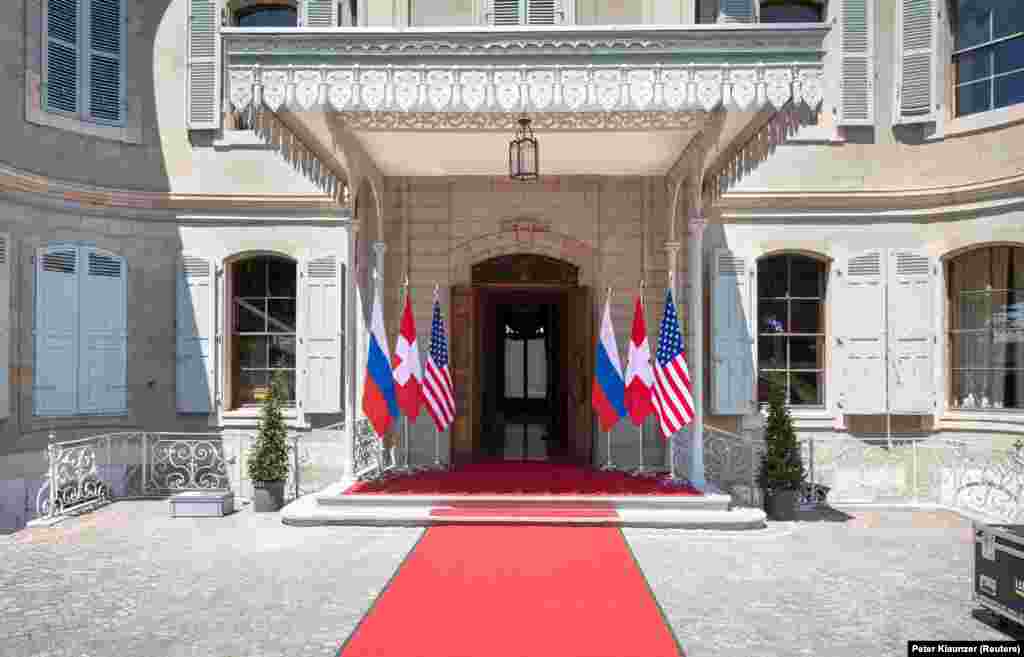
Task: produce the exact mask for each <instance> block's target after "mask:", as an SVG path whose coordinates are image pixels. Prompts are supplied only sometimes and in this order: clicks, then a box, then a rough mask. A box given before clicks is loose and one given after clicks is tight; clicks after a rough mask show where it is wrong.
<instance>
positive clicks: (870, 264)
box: [847, 251, 882, 276]
mask: <svg viewBox="0 0 1024 657" xmlns="http://www.w3.org/2000/svg"><path fill="white" fill-rule="evenodd" d="M847 273H848V274H849V275H850V276H881V275H882V254H881V253H879V252H878V251H874V252H872V253H867V254H864V255H862V256H857V257H856V258H850V270H849V271H848V272H847Z"/></svg>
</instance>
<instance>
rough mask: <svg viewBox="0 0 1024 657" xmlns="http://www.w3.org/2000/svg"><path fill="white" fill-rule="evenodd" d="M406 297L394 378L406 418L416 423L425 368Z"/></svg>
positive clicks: (395, 358) (407, 296)
mask: <svg viewBox="0 0 1024 657" xmlns="http://www.w3.org/2000/svg"><path fill="white" fill-rule="evenodd" d="M409 297H410V295H409V294H408V293H407V294H406V295H405V310H404V311H402V326H401V328H400V329H399V331H398V341H397V342H396V343H395V356H394V363H393V368H394V376H395V397H396V398H397V400H398V406H399V408H401V409H402V413H403V414H405V417H407V418H409V419H410V420H413V421H415V420H416V416H417V415H419V414H420V403H421V402H422V401H423V393H422V383H423V368H422V367H421V365H420V350H419V347H418V346H417V344H416V321H415V320H414V319H413V318H412V301H411V299H410V298H409Z"/></svg>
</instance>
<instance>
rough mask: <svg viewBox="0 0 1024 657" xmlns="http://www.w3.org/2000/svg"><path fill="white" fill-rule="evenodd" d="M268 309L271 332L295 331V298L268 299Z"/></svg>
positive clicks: (269, 330)
mask: <svg viewBox="0 0 1024 657" xmlns="http://www.w3.org/2000/svg"><path fill="white" fill-rule="evenodd" d="M267 310H268V311H269V313H268V315H269V317H268V319H267V331H268V332H269V333H295V300H294V299H268V300H267Z"/></svg>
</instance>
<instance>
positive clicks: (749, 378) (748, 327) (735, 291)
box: [711, 249, 757, 415]
mask: <svg viewBox="0 0 1024 657" xmlns="http://www.w3.org/2000/svg"><path fill="white" fill-rule="evenodd" d="M714 255H715V260H714V263H713V267H712V281H713V283H712V286H713V287H712V290H711V295H712V296H711V302H712V308H711V336H712V348H713V351H712V354H711V358H712V364H711V370H712V372H711V381H712V387H711V407H712V412H713V413H714V414H716V415H745V414H747V413H750V412H752V411H753V410H754V408H755V406H754V405H755V403H756V401H755V400H756V397H755V396H754V390H755V388H754V385H755V381H756V378H755V372H756V367H755V353H756V352H755V346H756V340H755V331H756V330H757V320H756V312H757V311H756V297H755V295H754V291H753V289H752V288H753V285H752V281H755V280H756V275H755V274H754V271H755V270H753V269H748V267H747V262H746V260H745V259H744V258H742V257H740V256H737V255H736V254H734V253H732V252H731V251H729V250H728V249H715V254H714Z"/></svg>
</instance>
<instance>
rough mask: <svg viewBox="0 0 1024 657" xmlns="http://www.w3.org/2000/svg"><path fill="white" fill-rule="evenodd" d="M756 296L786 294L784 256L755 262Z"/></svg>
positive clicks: (781, 295)
mask: <svg viewBox="0 0 1024 657" xmlns="http://www.w3.org/2000/svg"><path fill="white" fill-rule="evenodd" d="M757 296H758V297H761V298H765V297H784V296H786V257H785V256H778V257H774V258H765V259H764V260H759V261H758V262H757Z"/></svg>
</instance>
